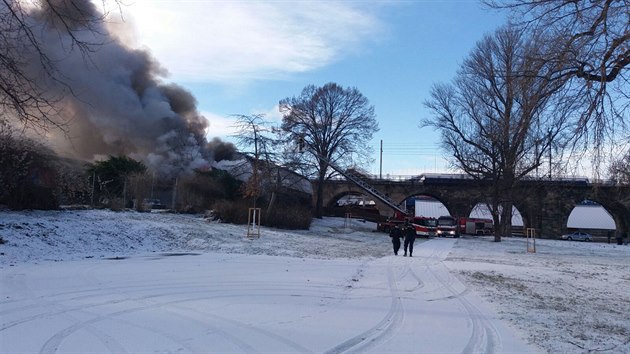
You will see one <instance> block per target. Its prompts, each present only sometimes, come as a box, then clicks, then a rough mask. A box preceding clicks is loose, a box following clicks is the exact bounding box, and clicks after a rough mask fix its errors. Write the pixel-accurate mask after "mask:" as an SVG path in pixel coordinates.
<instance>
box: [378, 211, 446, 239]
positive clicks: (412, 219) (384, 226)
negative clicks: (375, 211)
mask: <svg viewBox="0 0 630 354" xmlns="http://www.w3.org/2000/svg"><path fill="white" fill-rule="evenodd" d="M405 223H409V224H411V226H412V227H413V228H414V229H415V230H416V235H417V236H421V237H430V236H435V235H436V230H437V226H438V224H437V219H436V218H432V217H426V216H408V215H407V214H405V213H402V212H398V211H397V212H395V213H394V216H393V217H391V218H389V219H387V220H386V221H383V222H379V223H378V224H377V225H376V228H377V230H379V231H383V232H389V231H390V230H391V229H392V228H393V227H395V226H398V227H401V226H403V225H404V224H405Z"/></svg>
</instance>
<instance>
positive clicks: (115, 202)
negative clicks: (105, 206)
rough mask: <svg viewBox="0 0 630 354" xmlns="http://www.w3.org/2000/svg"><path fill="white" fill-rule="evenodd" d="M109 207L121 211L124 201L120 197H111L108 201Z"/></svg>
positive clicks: (123, 207)
mask: <svg viewBox="0 0 630 354" xmlns="http://www.w3.org/2000/svg"><path fill="white" fill-rule="evenodd" d="M109 209H111V210H112V211H123V209H125V202H124V200H123V199H122V198H113V199H112V200H111V201H110V203H109Z"/></svg>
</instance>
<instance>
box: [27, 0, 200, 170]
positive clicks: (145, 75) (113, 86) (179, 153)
mask: <svg viewBox="0 0 630 354" xmlns="http://www.w3.org/2000/svg"><path fill="white" fill-rule="evenodd" d="M54 3H57V4H60V5H61V6H58V7H56V10H57V11H60V10H61V11H62V12H61V13H59V12H57V13H55V14H53V15H51V13H50V12H49V11H45V10H42V9H38V10H37V11H38V12H37V13H35V12H32V13H31V14H30V16H28V18H29V19H30V20H32V21H33V23H32V25H33V26H34V28H37V29H36V30H34V31H33V33H35V34H36V35H37V36H41V38H38V40H39V41H40V43H42V44H43V49H44V51H45V53H46V55H48V56H49V57H50V58H51V59H52V60H53V62H54V63H55V68H56V69H57V70H58V73H57V75H56V78H57V79H58V80H59V81H60V82H61V84H60V83H58V82H55V81H54V80H48V82H47V83H46V84H45V85H47V86H48V87H49V88H50V89H51V90H53V91H57V92H56V93H53V95H54V96H55V97H62V99H61V100H60V101H59V105H58V107H59V108H60V110H61V114H62V115H63V116H64V118H67V119H69V124H68V126H67V136H63V134H61V133H60V132H58V131H54V130H53V131H51V132H50V134H52V135H49V137H50V140H51V141H52V142H53V145H54V148H55V149H56V150H57V151H58V152H59V153H60V154H63V155H69V156H73V157H76V158H81V159H86V160H93V159H95V158H98V157H102V156H106V155H120V154H124V155H128V156H130V157H132V158H135V159H139V160H142V161H144V162H145V163H146V164H147V165H148V166H149V167H150V168H152V169H154V170H155V171H157V172H158V173H160V174H161V175H163V176H175V175H177V174H179V173H182V172H184V171H189V170H191V169H194V168H204V167H207V166H208V165H209V163H208V161H209V159H211V158H212V156H211V155H212V153H211V151H210V150H209V149H208V144H207V142H206V138H205V134H206V129H207V128H208V122H207V121H206V119H205V118H204V117H203V116H202V115H201V114H200V113H199V112H198V110H197V102H196V100H195V98H194V97H193V96H192V95H191V94H190V93H189V92H188V91H186V90H185V89H183V88H182V87H180V86H178V85H175V84H165V83H163V82H162V81H161V80H160V77H163V76H164V75H165V71H164V70H163V69H162V68H161V67H160V66H159V64H158V63H156V62H155V60H153V59H152V58H151V56H150V54H149V53H147V52H146V51H141V50H134V49H130V48H128V47H127V46H125V45H124V44H123V43H121V42H120V41H119V40H118V39H117V38H116V37H114V36H113V35H112V34H111V33H110V32H109V31H108V29H107V27H106V26H105V24H104V23H103V22H98V21H84V20H92V19H98V18H100V17H101V16H102V14H101V13H99V12H98V11H97V9H96V8H95V7H94V5H93V4H92V3H91V2H89V1H77V0H73V1H70V0H58V1H54ZM76 4H80V5H81V7H80V8H79V9H80V11H78V10H77V7H76V6H74V5H76ZM32 11H35V10H32ZM64 11H65V12H64ZM63 19H65V20H64V21H62V20H63ZM86 25H89V28H86ZM68 27H70V28H71V29H83V28H85V29H84V30H79V31H74V32H69V31H67V28H68ZM70 33H71V34H72V35H73V36H75V37H74V38H71V37H70ZM77 39H78V40H79V41H84V42H86V43H96V45H93V46H89V49H92V51H91V52H90V53H89V55H88V56H85V51H83V52H82V51H81V50H78V49H79V48H76V47H73V44H74V43H75V42H76V40H77ZM32 59H33V63H35V64H34V65H33V70H41V69H40V68H38V67H37V65H36V63H37V60H38V58H37V57H33V58H32Z"/></svg>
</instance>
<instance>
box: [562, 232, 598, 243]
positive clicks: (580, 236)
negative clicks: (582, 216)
mask: <svg viewBox="0 0 630 354" xmlns="http://www.w3.org/2000/svg"><path fill="white" fill-rule="evenodd" d="M562 239H563V240H569V241H593V236H592V235H591V234H588V233H586V232H581V231H576V232H572V233H570V234H566V235H562Z"/></svg>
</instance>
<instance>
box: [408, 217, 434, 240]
mask: <svg viewBox="0 0 630 354" xmlns="http://www.w3.org/2000/svg"><path fill="white" fill-rule="evenodd" d="M411 225H412V226H413V228H414V229H416V235H418V236H422V237H431V236H435V235H436V231H437V226H438V221H437V219H436V218H431V217H426V216H415V217H413V218H412V220H411Z"/></svg>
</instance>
